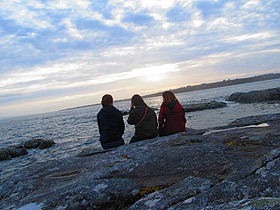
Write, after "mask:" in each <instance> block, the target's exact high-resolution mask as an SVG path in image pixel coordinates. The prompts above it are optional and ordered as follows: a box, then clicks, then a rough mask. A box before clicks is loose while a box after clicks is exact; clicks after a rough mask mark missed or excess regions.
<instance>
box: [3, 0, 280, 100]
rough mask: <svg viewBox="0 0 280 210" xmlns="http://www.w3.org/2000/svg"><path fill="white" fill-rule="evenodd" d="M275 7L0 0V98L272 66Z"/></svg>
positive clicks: (259, 2) (149, 88) (259, 3)
mask: <svg viewBox="0 0 280 210" xmlns="http://www.w3.org/2000/svg"><path fill="white" fill-rule="evenodd" d="M279 8H280V3H279V1H276V0H268V1H265V0H249V1H233V0H224V1H221V0H215V1H210V0H195V1H182V0H164V1H162V0H152V1H142V0H133V1H132V0H104V1H98V0H93V1H89V0H69V1H63V0H51V1H45V0H38V1H37V0H22V1H17V0H3V1H1V2H0V45H1V48H0V87H1V89H0V97H1V99H2V101H1V102H0V104H1V103H2V102H3V103H4V102H5V103H9V104H10V105H11V104H13V103H16V102H18V103H19V101H21V102H22V101H26V100H32V101H34V102H35V101H36V98H37V100H42V97H46V100H51V101H56V100H58V98H61V99H63V98H64V99H65V100H66V99H67V101H71V100H70V99H71V98H72V97H71V94H72V95H73V97H74V96H75V97H79V95H81V96H84V95H87V94H90V92H91V91H94V90H96V91H97V92H98V93H102V90H103V89H104V91H106V90H105V89H107V88H111V89H110V90H116V89H119V87H122V82H125V84H126V85H127V86H126V87H123V88H122V90H121V91H120V92H119V93H121V92H122V93H126V94H131V91H134V90H135V91H138V89H139V92H141V91H142V92H149V93H150V92H153V90H159V89H162V88H165V87H164V86H166V88H168V87H169V86H170V87H171V86H172V87H175V86H180V85H185V83H191V84H194V83H199V81H198V80H199V79H200V80H201V81H204V80H205V79H204V78H208V77H209V74H211V78H215V77H217V78H218V77H221V76H225V77H226V75H244V74H245V75H246V73H247V74H248V75H249V74H251V73H252V72H259V71H264V72H265V71H270V70H271V69H277V66H279V65H280V64H279V49H280V45H279V44H280V40H279V33H280V31H279V28H280V22H279V18H280V14H279ZM277 56H278V59H277ZM246 61H247V62H246ZM266 61H269V62H266ZM261 62H262V63H261ZM210 72H211V73H210ZM189 74H191V75H192V77H190V76H189ZM151 78H153V79H154V80H151ZM135 81H137V85H135V83H136V82H135ZM138 84H139V86H138ZM141 84H142V86H141ZM137 88H138V89H137ZM108 91H109V89H108ZM90 97H92V98H94V97H95V96H93V95H90V96H89V98H90ZM123 97H126V96H125V95H123ZM82 98H84V97H82ZM58 101H60V102H61V100H58ZM74 101H75V100H74V98H73V104H74V103H75V102H74ZM77 101H79V100H77ZM76 103H78V102H76ZM61 104H62V102H61ZM64 105H65V104H64ZM77 105H82V104H77Z"/></svg>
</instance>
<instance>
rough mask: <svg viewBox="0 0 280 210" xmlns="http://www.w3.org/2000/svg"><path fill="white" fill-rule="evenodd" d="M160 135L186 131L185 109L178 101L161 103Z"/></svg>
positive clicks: (159, 117)
mask: <svg viewBox="0 0 280 210" xmlns="http://www.w3.org/2000/svg"><path fill="white" fill-rule="evenodd" d="M158 122H159V135H160V136H167V135H171V134H174V133H178V132H184V131H186V127H185V124H186V117H185V110H184V108H183V107H182V105H181V104H179V103H178V102H176V103H175V102H173V104H172V103H171V104H168V105H167V106H166V105H161V107H160V112H159V116H158Z"/></svg>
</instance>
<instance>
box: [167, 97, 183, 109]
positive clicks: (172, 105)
mask: <svg viewBox="0 0 280 210" xmlns="http://www.w3.org/2000/svg"><path fill="white" fill-rule="evenodd" d="M163 106H165V107H167V108H168V109H169V111H171V112H179V111H181V110H182V108H183V107H182V105H181V104H179V103H178V102H177V101H175V100H174V101H172V102H171V103H169V104H166V105H163Z"/></svg>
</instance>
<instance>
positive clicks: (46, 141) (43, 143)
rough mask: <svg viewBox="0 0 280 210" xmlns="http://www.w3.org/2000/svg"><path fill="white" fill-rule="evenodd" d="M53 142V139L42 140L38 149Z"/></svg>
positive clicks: (44, 147) (46, 146) (49, 145)
mask: <svg viewBox="0 0 280 210" xmlns="http://www.w3.org/2000/svg"><path fill="white" fill-rule="evenodd" d="M53 144H55V142H54V141H53V140H44V141H42V142H41V144H40V145H39V149H46V148H48V147H51V146H52V145H53Z"/></svg>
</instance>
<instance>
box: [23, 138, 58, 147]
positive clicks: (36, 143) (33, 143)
mask: <svg viewBox="0 0 280 210" xmlns="http://www.w3.org/2000/svg"><path fill="white" fill-rule="evenodd" d="M53 144H55V142H54V141H52V140H44V139H30V140H28V141H26V142H25V143H24V147H25V148H27V149H31V148H37V147H39V149H46V148H48V147H51V146H52V145H53Z"/></svg>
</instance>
